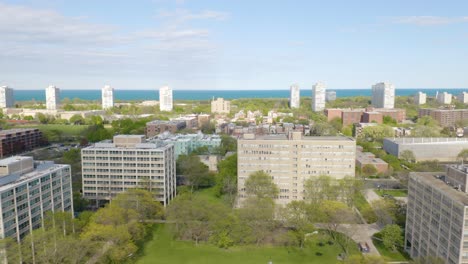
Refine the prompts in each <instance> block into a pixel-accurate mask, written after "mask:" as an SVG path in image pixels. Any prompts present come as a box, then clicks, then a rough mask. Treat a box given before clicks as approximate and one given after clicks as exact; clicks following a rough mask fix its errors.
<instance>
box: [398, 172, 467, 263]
mask: <svg viewBox="0 0 468 264" xmlns="http://www.w3.org/2000/svg"><path fill="white" fill-rule="evenodd" d="M457 176H458V177H460V176H461V177H460V178H464V179H463V181H465V182H466V177H467V175H466V173H464V175H463V174H462V173H460V174H458V175H457ZM450 178H451V176H449V175H448V174H447V175H444V173H440V172H411V173H410V175H409V181H408V205H407V214H406V225H405V250H406V251H407V252H408V253H409V255H410V256H411V257H412V258H417V257H424V256H433V257H438V258H441V259H442V262H443V263H454V264H455V263H467V259H468V242H467V241H466V237H467V236H468V194H467V193H466V191H463V190H460V188H459V186H458V185H453V183H452V181H451V180H450Z"/></svg>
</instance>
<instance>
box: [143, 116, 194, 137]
mask: <svg viewBox="0 0 468 264" xmlns="http://www.w3.org/2000/svg"><path fill="white" fill-rule="evenodd" d="M186 127H187V123H186V122H185V121H180V120H179V121H166V120H153V121H150V122H148V123H146V129H145V133H146V137H147V138H150V137H154V136H156V135H159V134H161V133H164V132H166V131H167V132H169V133H172V134H175V133H176V132H177V131H179V130H182V129H184V128H186Z"/></svg>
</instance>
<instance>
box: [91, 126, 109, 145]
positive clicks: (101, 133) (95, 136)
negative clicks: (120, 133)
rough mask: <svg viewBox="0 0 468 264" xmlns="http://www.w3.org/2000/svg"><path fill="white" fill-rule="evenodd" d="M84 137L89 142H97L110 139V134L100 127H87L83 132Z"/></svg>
mask: <svg viewBox="0 0 468 264" xmlns="http://www.w3.org/2000/svg"><path fill="white" fill-rule="evenodd" d="M85 137H86V139H87V140H88V141H89V142H98V141H102V140H105V139H110V138H112V135H111V133H110V132H109V131H108V130H107V129H106V128H104V126H103V125H102V124H101V125H93V126H89V128H88V129H87V131H86V132H85Z"/></svg>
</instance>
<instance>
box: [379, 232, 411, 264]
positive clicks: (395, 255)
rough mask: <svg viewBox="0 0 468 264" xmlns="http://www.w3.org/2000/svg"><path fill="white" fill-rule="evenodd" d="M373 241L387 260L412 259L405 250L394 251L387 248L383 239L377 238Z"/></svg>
mask: <svg viewBox="0 0 468 264" xmlns="http://www.w3.org/2000/svg"><path fill="white" fill-rule="evenodd" d="M372 242H374V246H375V247H376V248H377V250H378V251H379V253H380V255H382V257H383V258H384V260H385V261H406V260H410V257H409V256H408V254H406V253H405V252H401V251H400V250H399V251H396V252H394V251H392V250H390V249H387V248H386V247H385V246H384V245H383V243H382V241H380V240H377V239H375V238H374V239H372Z"/></svg>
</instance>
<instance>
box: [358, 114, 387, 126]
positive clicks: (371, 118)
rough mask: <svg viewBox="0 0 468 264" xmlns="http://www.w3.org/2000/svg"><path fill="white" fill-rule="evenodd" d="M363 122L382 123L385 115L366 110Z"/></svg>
mask: <svg viewBox="0 0 468 264" xmlns="http://www.w3.org/2000/svg"><path fill="white" fill-rule="evenodd" d="M361 121H362V123H377V124H382V122H383V115H382V114H381V113H379V112H364V113H362V118H361Z"/></svg>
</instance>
